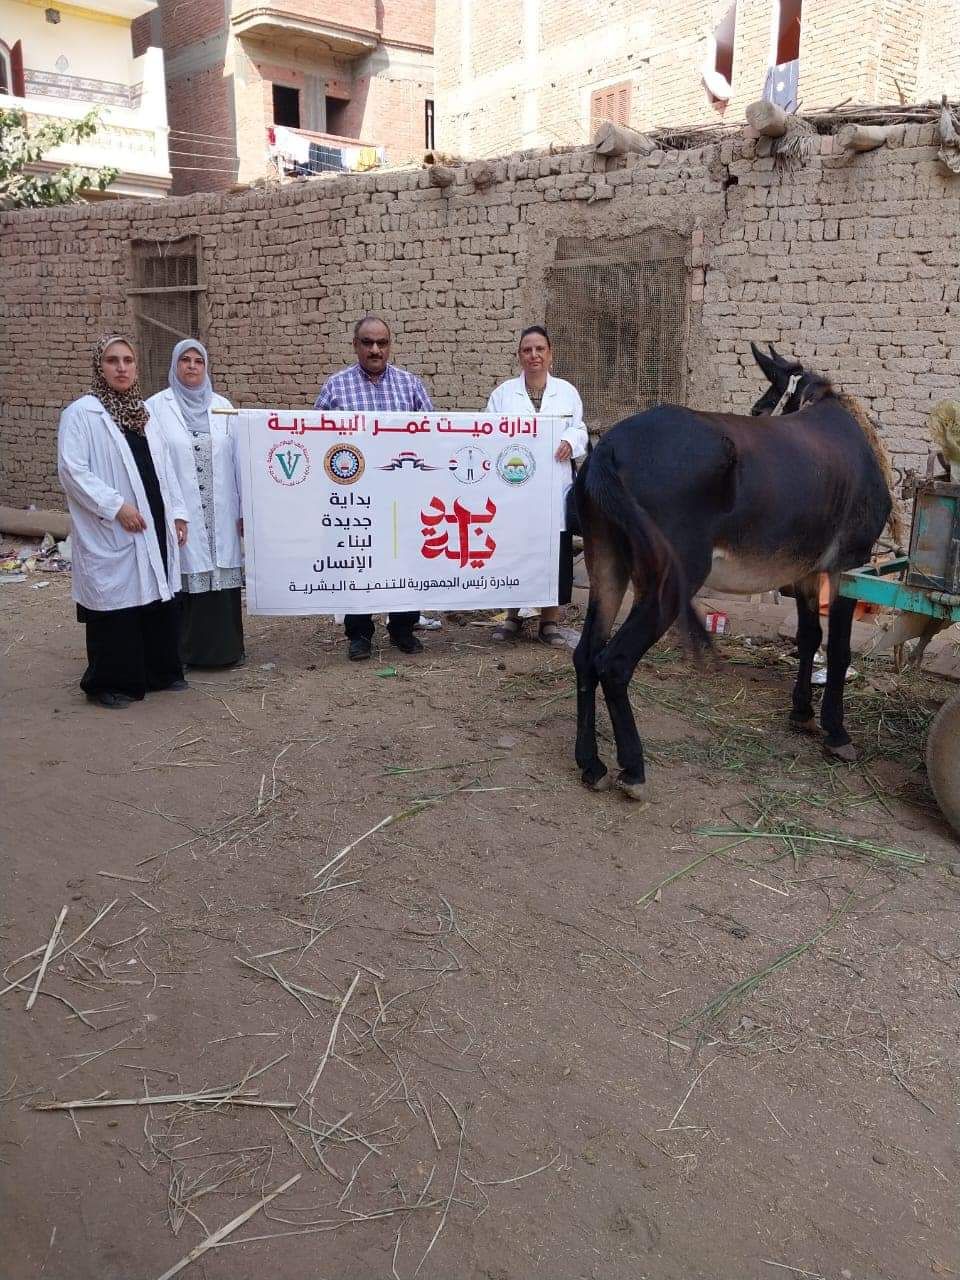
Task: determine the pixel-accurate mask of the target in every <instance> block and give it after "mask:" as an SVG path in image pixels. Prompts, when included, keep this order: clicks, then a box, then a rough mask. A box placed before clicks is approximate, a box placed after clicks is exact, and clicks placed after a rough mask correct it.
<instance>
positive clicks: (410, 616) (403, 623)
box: [343, 610, 420, 640]
mask: <svg viewBox="0 0 960 1280" xmlns="http://www.w3.org/2000/svg"><path fill="white" fill-rule="evenodd" d="M419 617H420V614H419V612H418V611H417V610H414V612H413V613H389V614H387V631H388V632H389V633H390V635H391V636H410V635H412V634H413V628H414V625H415V623H416V622H417V621H418V619H419ZM343 629H344V631H345V632H346V633H347V639H348V640H372V639H373V617H372V615H371V614H369V613H348V614H347V616H346V617H345V618H344V620H343Z"/></svg>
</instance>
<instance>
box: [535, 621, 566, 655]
mask: <svg viewBox="0 0 960 1280" xmlns="http://www.w3.org/2000/svg"><path fill="white" fill-rule="evenodd" d="M537 639H538V640H539V641H540V643H541V644H545V645H547V647H548V648H550V649H569V648H570V646H569V645H568V644H567V642H566V640H565V639H564V638H563V634H562V633H561V631H560V628H559V627H558V626H557V624H556V623H555V622H542V623H541V624H540V630H539V631H538V632H537Z"/></svg>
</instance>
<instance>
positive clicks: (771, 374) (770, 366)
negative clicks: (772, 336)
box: [750, 342, 780, 382]
mask: <svg viewBox="0 0 960 1280" xmlns="http://www.w3.org/2000/svg"><path fill="white" fill-rule="evenodd" d="M750 350H751V351H752V352H753V358H754V360H756V362H757V364H758V365H759V366H760V369H761V371H762V372H763V376H764V377H765V378H766V380H767V381H768V382H776V380H777V375H778V374H779V372H780V368H779V365H778V364H777V361H776V359H775V358H772V357H771V356H765V355H764V354H763V352H762V351H761V350H760V348H759V347H758V346H757V344H756V343H755V342H751V343H750ZM771 350H772V348H771Z"/></svg>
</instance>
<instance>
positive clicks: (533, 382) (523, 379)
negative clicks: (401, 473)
mask: <svg viewBox="0 0 960 1280" xmlns="http://www.w3.org/2000/svg"><path fill="white" fill-rule="evenodd" d="M517 358H518V360H519V362H520V368H521V369H522V370H523V372H522V374H521V375H520V377H519V378H510V379H509V380H508V381H507V382H502V383H501V384H500V386H499V387H497V388H496V390H495V391H494V392H493V393H492V395H491V396H490V399H489V400H488V401H487V413H491V414H492V413H496V414H510V413H523V414H542V415H543V416H544V417H548V416H549V417H562V416H566V415H569V417H570V425H569V426H568V427H566V429H565V430H564V432H563V434H562V436H561V437H560V444H559V445H558V446H557V452H556V459H557V462H561V463H565V464H569V463H570V462H571V459H577V458H582V457H583V456H584V454H585V453H586V451H587V429H586V427H585V426H584V425H583V402H582V401H581V399H580V395H579V393H578V391H577V389H576V387H575V386H573V384H572V383H570V382H565V381H564V380H563V378H555V377H554V376H553V375H552V374H551V372H550V368H551V366H552V364H553V347H552V346H551V344H550V335H549V334H548V333H547V331H546V329H544V327H543V326H542V325H539V324H534V325H531V326H530V327H529V328H528V329H524V331H523V333H521V335H520V344H519V346H518V348H517ZM572 591H573V541H572V537H571V535H570V534H569V533H568V532H566V530H564V532H562V533H561V534H560V580H559V593H558V599H557V603H556V604H552V605H544V606H542V607H541V609H540V627H539V631H538V639H539V640H540V642H541V643H542V644H546V645H549V646H550V647H551V648H554V649H565V648H567V647H568V646H567V642H566V640H564V638H563V635H562V634H561V631H560V627H559V625H558V620H559V617H560V609H559V606H560V605H562V604H569V603H570V597H571V594H572ZM522 627H523V619H522V618H521V617H520V615H519V612H518V610H516V609H509V610H508V611H507V616H506V618H505V619H504V621H503V622H501V623H500V624H499V626H497V627H495V628H494V630H493V632H492V637H493V639H494V640H499V641H503V640H515V639H516V638H517V636H519V634H520V631H521V629H522Z"/></svg>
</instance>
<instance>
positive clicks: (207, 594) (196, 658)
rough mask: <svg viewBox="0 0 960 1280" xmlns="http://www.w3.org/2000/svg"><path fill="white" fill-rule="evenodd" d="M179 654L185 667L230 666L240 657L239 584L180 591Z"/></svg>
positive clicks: (241, 620)
mask: <svg viewBox="0 0 960 1280" xmlns="http://www.w3.org/2000/svg"><path fill="white" fill-rule="evenodd" d="M177 599H178V600H179V602H180V656H181V658H182V659H183V662H184V665H185V666H188V667H233V666H236V664H237V663H238V662H239V661H240V659H241V658H242V657H243V605H242V603H241V600H240V588H239V587H227V588H225V589H224V590H223V591H204V592H202V593H201V594H199V595H190V593H189V592H186V591H185V592H183V593H182V594H181V595H179V596H178V597H177Z"/></svg>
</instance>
